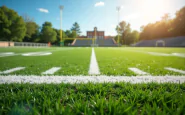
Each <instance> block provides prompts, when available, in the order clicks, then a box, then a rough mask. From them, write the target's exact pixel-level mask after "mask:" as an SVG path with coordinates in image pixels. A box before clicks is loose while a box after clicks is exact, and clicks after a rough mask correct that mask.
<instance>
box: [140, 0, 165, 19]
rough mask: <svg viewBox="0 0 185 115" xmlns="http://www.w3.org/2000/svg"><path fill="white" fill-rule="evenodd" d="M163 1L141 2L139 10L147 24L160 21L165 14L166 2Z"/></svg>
mask: <svg viewBox="0 0 185 115" xmlns="http://www.w3.org/2000/svg"><path fill="white" fill-rule="evenodd" d="M165 1H166V0H142V1H141V3H140V5H141V6H140V8H141V13H142V14H143V16H144V20H145V21H147V22H153V21H157V20H160V19H161V17H162V16H163V15H164V14H165V13H166V12H165V11H166V8H167V2H165Z"/></svg>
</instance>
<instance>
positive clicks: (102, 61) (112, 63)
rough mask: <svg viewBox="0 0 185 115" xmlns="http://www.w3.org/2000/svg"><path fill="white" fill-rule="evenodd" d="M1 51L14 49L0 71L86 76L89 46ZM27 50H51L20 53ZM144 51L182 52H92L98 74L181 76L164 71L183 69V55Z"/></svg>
mask: <svg viewBox="0 0 185 115" xmlns="http://www.w3.org/2000/svg"><path fill="white" fill-rule="evenodd" d="M2 52H15V54H18V55H15V56H8V57H0V71H4V70H8V69H11V68H15V67H20V66H22V67H26V68H25V69H24V70H21V71H17V72H13V73H11V74H17V75H41V73H42V72H44V71H46V70H48V69H50V68H52V67H61V68H62V69H61V70H59V71H58V72H56V73H55V74H54V75H88V70H89V65H90V58H91V48H78V47H74V48H55V47H54V48H24V47H23V48H22V47H18V48H0V53H2ZM29 52H52V55H49V56H27V57H24V56H22V54H23V53H29ZM147 52H158V53H166V54H171V53H184V54H185V48H142V47H141V48H135V47H133V48H125V47H119V48H95V54H96V58H97V62H98V65H99V69H100V73H101V74H102V75H113V76H117V75H122V76H137V74H135V73H133V72H132V71H130V70H129V69H128V68H130V67H136V68H138V69H140V70H143V71H145V72H147V73H149V74H150V75H153V76H161V75H162V76H164V75H182V74H180V73H176V72H171V71H168V70H165V69H164V67H172V68H176V69H180V70H185V66H184V65H185V58H183V57H176V56H167V57H165V56H155V55H150V54H148V53H147Z"/></svg>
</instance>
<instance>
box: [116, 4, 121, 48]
mask: <svg viewBox="0 0 185 115" xmlns="http://www.w3.org/2000/svg"><path fill="white" fill-rule="evenodd" d="M120 9H121V7H120V6H117V7H116V10H117V11H118V40H117V43H118V45H119V39H120V36H119V11H120Z"/></svg>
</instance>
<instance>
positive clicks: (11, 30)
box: [0, 6, 26, 41]
mask: <svg viewBox="0 0 185 115" xmlns="http://www.w3.org/2000/svg"><path fill="white" fill-rule="evenodd" d="M25 35H26V24H25V23H24V20H23V18H22V17H21V16H19V15H18V14H17V12H15V11H14V10H12V9H9V8H7V7H6V6H2V7H0V40H6V41H22V40H23V38H24V36H25Z"/></svg>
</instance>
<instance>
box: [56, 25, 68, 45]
mask: <svg viewBox="0 0 185 115" xmlns="http://www.w3.org/2000/svg"><path fill="white" fill-rule="evenodd" d="M53 29H54V28H53ZM54 31H55V32H56V34H57V39H56V41H55V44H58V43H60V30H59V29H54ZM65 38H67V36H66V34H65V32H64V31H62V39H65Z"/></svg>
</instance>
